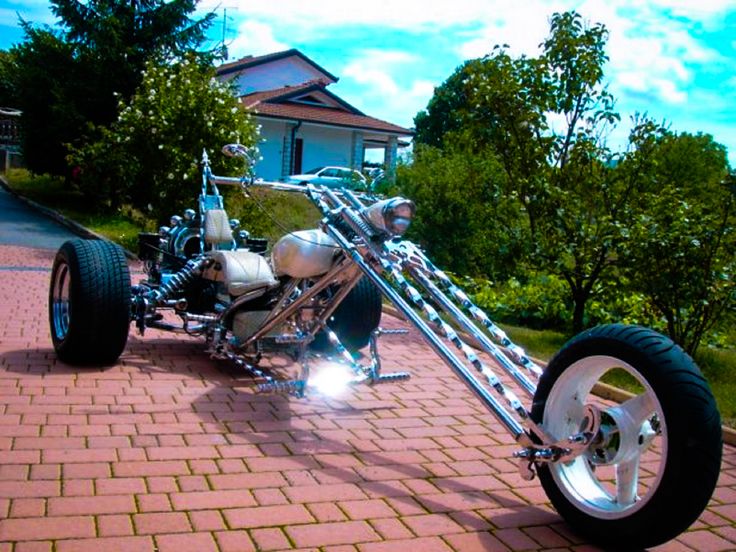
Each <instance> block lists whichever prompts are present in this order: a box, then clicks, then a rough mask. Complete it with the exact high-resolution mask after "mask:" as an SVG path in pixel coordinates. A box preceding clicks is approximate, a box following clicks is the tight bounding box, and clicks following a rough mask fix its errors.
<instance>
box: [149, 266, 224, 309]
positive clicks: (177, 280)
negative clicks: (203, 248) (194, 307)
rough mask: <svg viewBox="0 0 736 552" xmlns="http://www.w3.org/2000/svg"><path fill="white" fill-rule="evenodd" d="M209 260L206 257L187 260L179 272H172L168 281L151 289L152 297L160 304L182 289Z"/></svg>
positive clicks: (197, 274)
mask: <svg viewBox="0 0 736 552" xmlns="http://www.w3.org/2000/svg"><path fill="white" fill-rule="evenodd" d="M209 261H210V259H209V258H208V257H195V258H194V259H190V260H188V261H187V264H186V265H184V267H183V268H182V269H181V270H180V271H179V272H177V273H176V274H174V275H173V276H172V277H171V278H170V279H169V281H168V282H166V283H165V284H163V285H162V286H161V287H160V288H159V289H157V290H154V291H153V299H154V300H155V301H156V303H158V304H162V303H164V302H165V301H167V300H168V299H169V298H171V297H172V296H173V295H174V294H176V293H179V292H180V291H183V290H184V289H185V288H186V286H187V285H189V284H190V283H191V282H192V281H194V279H195V278H196V277H197V276H199V274H200V273H201V272H202V269H203V268H204V267H205V265H206V264H207V263H209Z"/></svg>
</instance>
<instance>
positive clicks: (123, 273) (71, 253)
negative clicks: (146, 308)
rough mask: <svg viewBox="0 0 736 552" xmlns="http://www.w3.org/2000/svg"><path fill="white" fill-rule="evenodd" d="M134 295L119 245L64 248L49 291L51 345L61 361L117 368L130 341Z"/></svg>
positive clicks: (77, 243)
mask: <svg viewBox="0 0 736 552" xmlns="http://www.w3.org/2000/svg"><path fill="white" fill-rule="evenodd" d="M130 294H131V291H130V271H129V269H128V263H127V262H126V259H125V254H124V253H123V250H122V249H121V248H120V247H119V246H118V245H116V244H114V243H111V242H108V241H102V240H83V239H74V240H70V241H67V242H65V243H64V244H63V245H62V246H61V248H59V251H58V252H57V254H56V258H55V259H54V264H53V268H52V271H51V286H50V290H49V325H50V330H51V341H52V342H53V345H54V350H55V351H56V354H57V356H58V357H59V360H61V361H63V362H65V363H67V364H72V365H102V366H107V365H111V364H114V363H115V362H116V361H117V359H118V357H119V356H120V354H121V353H122V352H123V349H124V348H125V344H126V342H127V340H128V327H129V323H130V300H131V295H130Z"/></svg>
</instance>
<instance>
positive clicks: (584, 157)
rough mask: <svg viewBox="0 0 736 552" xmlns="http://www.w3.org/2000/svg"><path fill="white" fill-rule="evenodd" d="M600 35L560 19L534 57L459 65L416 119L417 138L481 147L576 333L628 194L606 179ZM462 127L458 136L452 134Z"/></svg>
mask: <svg viewBox="0 0 736 552" xmlns="http://www.w3.org/2000/svg"><path fill="white" fill-rule="evenodd" d="M606 40H607V31H606V29H605V27H604V26H603V25H592V26H588V25H586V24H584V22H583V20H582V18H581V17H580V15H578V14H577V13H574V12H566V13H557V14H554V15H553V16H552V17H551V20H550V34H549V36H548V38H547V39H546V40H545V41H544V43H543V44H542V45H541V46H542V53H541V55H539V56H538V57H527V56H518V57H514V56H512V55H510V54H509V53H508V51H507V49H506V48H504V47H496V48H494V49H493V51H492V52H491V53H490V54H488V55H487V56H485V57H483V58H481V59H477V60H471V61H468V62H466V63H465V64H464V65H462V66H461V67H460V68H458V70H457V71H456V72H455V74H454V75H453V76H452V77H450V79H448V80H447V81H446V82H445V84H443V85H442V86H441V87H440V88H438V89H437V91H436V93H435V96H434V98H433V99H432V100H431V101H430V103H429V106H428V109H427V111H426V112H424V113H422V114H420V115H419V116H418V117H417V128H418V130H419V129H420V128H421V129H422V133H420V137H421V139H422V140H425V141H426V142H427V143H433V144H435V145H437V146H439V147H443V148H448V147H450V146H449V145H450V144H451V143H452V142H453V141H454V140H455V137H456V135H458V133H464V135H465V136H470V139H468V140H466V141H465V142H464V143H465V144H467V147H468V148H469V151H473V152H477V151H483V150H485V149H488V150H490V151H492V152H493V154H494V155H495V157H496V158H497V159H498V160H499V161H500V163H501V166H502V167H503V172H504V178H505V180H506V182H507V184H506V186H507V193H508V194H509V196H510V197H511V198H513V199H514V200H515V201H516V202H517V204H518V206H517V209H520V210H521V211H522V212H523V213H524V214H525V217H526V227H527V231H526V233H523V232H520V233H519V234H520V235H522V236H526V237H527V239H528V240H529V242H530V247H529V255H530V257H529V261H530V262H532V263H533V264H535V265H536V266H537V267H539V268H540V269H541V270H543V271H548V272H551V273H555V274H557V275H559V276H560V277H562V278H563V279H564V280H565V281H566V282H567V284H568V286H569V288H570V298H571V301H572V303H573V304H574V311H573V326H574V329H576V330H579V329H582V327H583V326H584V324H585V305H586V303H587V302H588V301H589V300H590V298H591V297H592V296H593V295H594V294H595V292H596V290H597V289H598V287H599V286H600V284H601V282H602V281H603V279H604V278H605V277H606V276H607V275H608V273H609V272H610V270H611V268H612V267H613V266H614V263H615V261H616V258H617V255H616V248H617V246H618V244H619V243H620V241H621V239H622V237H623V236H622V234H621V220H622V216H623V214H624V211H625V209H624V207H625V206H626V205H627V204H628V202H629V201H631V200H632V195H633V193H634V192H635V186H633V184H632V182H631V181H628V180H625V179H621V178H619V177H618V176H617V175H616V174H615V171H613V169H612V167H613V166H614V165H615V163H614V159H613V155H612V154H611V152H610V151H609V150H608V148H607V146H606V143H605V140H604V139H603V137H604V136H605V131H606V129H607V128H609V127H610V126H612V125H615V124H616V123H617V121H618V115H617V114H616V113H615V111H614V109H613V106H614V101H613V98H612V97H611V95H610V94H609V93H608V91H607V90H606V88H605V86H604V84H603V66H604V64H605V62H606V60H607V57H606V54H605V44H606ZM458 129H460V130H458Z"/></svg>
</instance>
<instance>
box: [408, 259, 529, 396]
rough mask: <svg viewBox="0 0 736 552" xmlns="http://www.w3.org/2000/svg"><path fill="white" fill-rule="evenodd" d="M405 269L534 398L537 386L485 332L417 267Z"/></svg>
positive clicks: (409, 266) (411, 266) (410, 266)
mask: <svg viewBox="0 0 736 552" xmlns="http://www.w3.org/2000/svg"><path fill="white" fill-rule="evenodd" d="M404 269H405V270H406V271H407V272H408V273H409V275H410V276H411V277H412V278H414V279H415V280H416V281H417V282H418V283H419V284H420V285H421V286H422V287H423V288H424V289H425V290H427V293H429V295H430V296H431V297H432V298H433V299H434V300H435V301H437V302H438V303H439V305H440V306H441V307H442V310H444V311H445V312H447V313H448V314H449V315H450V316H452V317H453V318H454V319H455V320H456V321H457V322H458V323H459V324H460V325H461V326H462V328H463V329H464V330H465V331H466V332H467V333H468V334H470V336H471V337H473V338H474V339H475V340H476V341H477V342H478V343H479V344H480V345H481V347H482V348H484V349H485V350H486V352H488V353H489V354H490V355H491V356H492V357H493V358H494V359H495V360H496V362H498V363H499V364H500V365H501V367H502V368H503V369H505V370H506V372H507V373H508V374H509V375H510V376H511V377H512V378H513V379H514V380H515V381H516V382H517V383H518V384H519V386H520V387H521V388H522V389H523V390H524V391H525V392H526V393H527V395H529V396H530V397H531V396H534V393H535V392H536V389H537V386H536V384H535V383H534V382H532V381H531V380H530V379H529V378H528V377H527V376H526V374H525V373H524V372H522V371H521V370H520V369H519V368H517V366H516V364H514V363H513V362H512V361H511V359H509V357H507V356H506V355H505V354H504V352H503V351H502V350H501V349H500V348H499V347H498V346H496V345H495V344H494V343H493V342H492V341H491V340H490V339H489V338H488V336H487V335H486V334H485V333H484V332H483V331H481V330H480V329H479V328H478V327H477V326H476V325H475V324H474V323H473V322H472V321H471V320H470V319H469V318H468V317H467V316H465V314H464V313H463V312H462V311H461V310H460V309H459V308H458V307H457V305H456V304H455V303H454V302H453V301H452V300H451V299H450V298H449V297H447V295H445V294H444V293H442V290H440V289H439V288H438V287H437V286H436V285H435V284H434V282H432V280H430V279H429V278H428V277H427V275H426V274H425V273H424V272H423V271H421V270H419V269H417V267H416V266H413V265H411V264H410V265H408V266H406V265H404Z"/></svg>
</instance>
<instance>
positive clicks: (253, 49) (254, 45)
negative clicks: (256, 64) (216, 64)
mask: <svg viewBox="0 0 736 552" xmlns="http://www.w3.org/2000/svg"><path fill="white" fill-rule="evenodd" d="M227 48H228V53H229V57H230V59H236V58H240V57H243V56H245V55H261V54H270V53H273V52H280V51H282V50H288V49H289V48H290V46H289V45H287V44H285V43H283V42H281V41H279V40H277V39H276V38H275V37H274V33H273V28H272V27H271V25H269V24H267V23H260V22H258V21H251V20H246V21H244V22H243V23H241V24H240V25H239V26H238V33H237V37H236V38H235V39H234V40H233V41H232V42H228V44H227Z"/></svg>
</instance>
